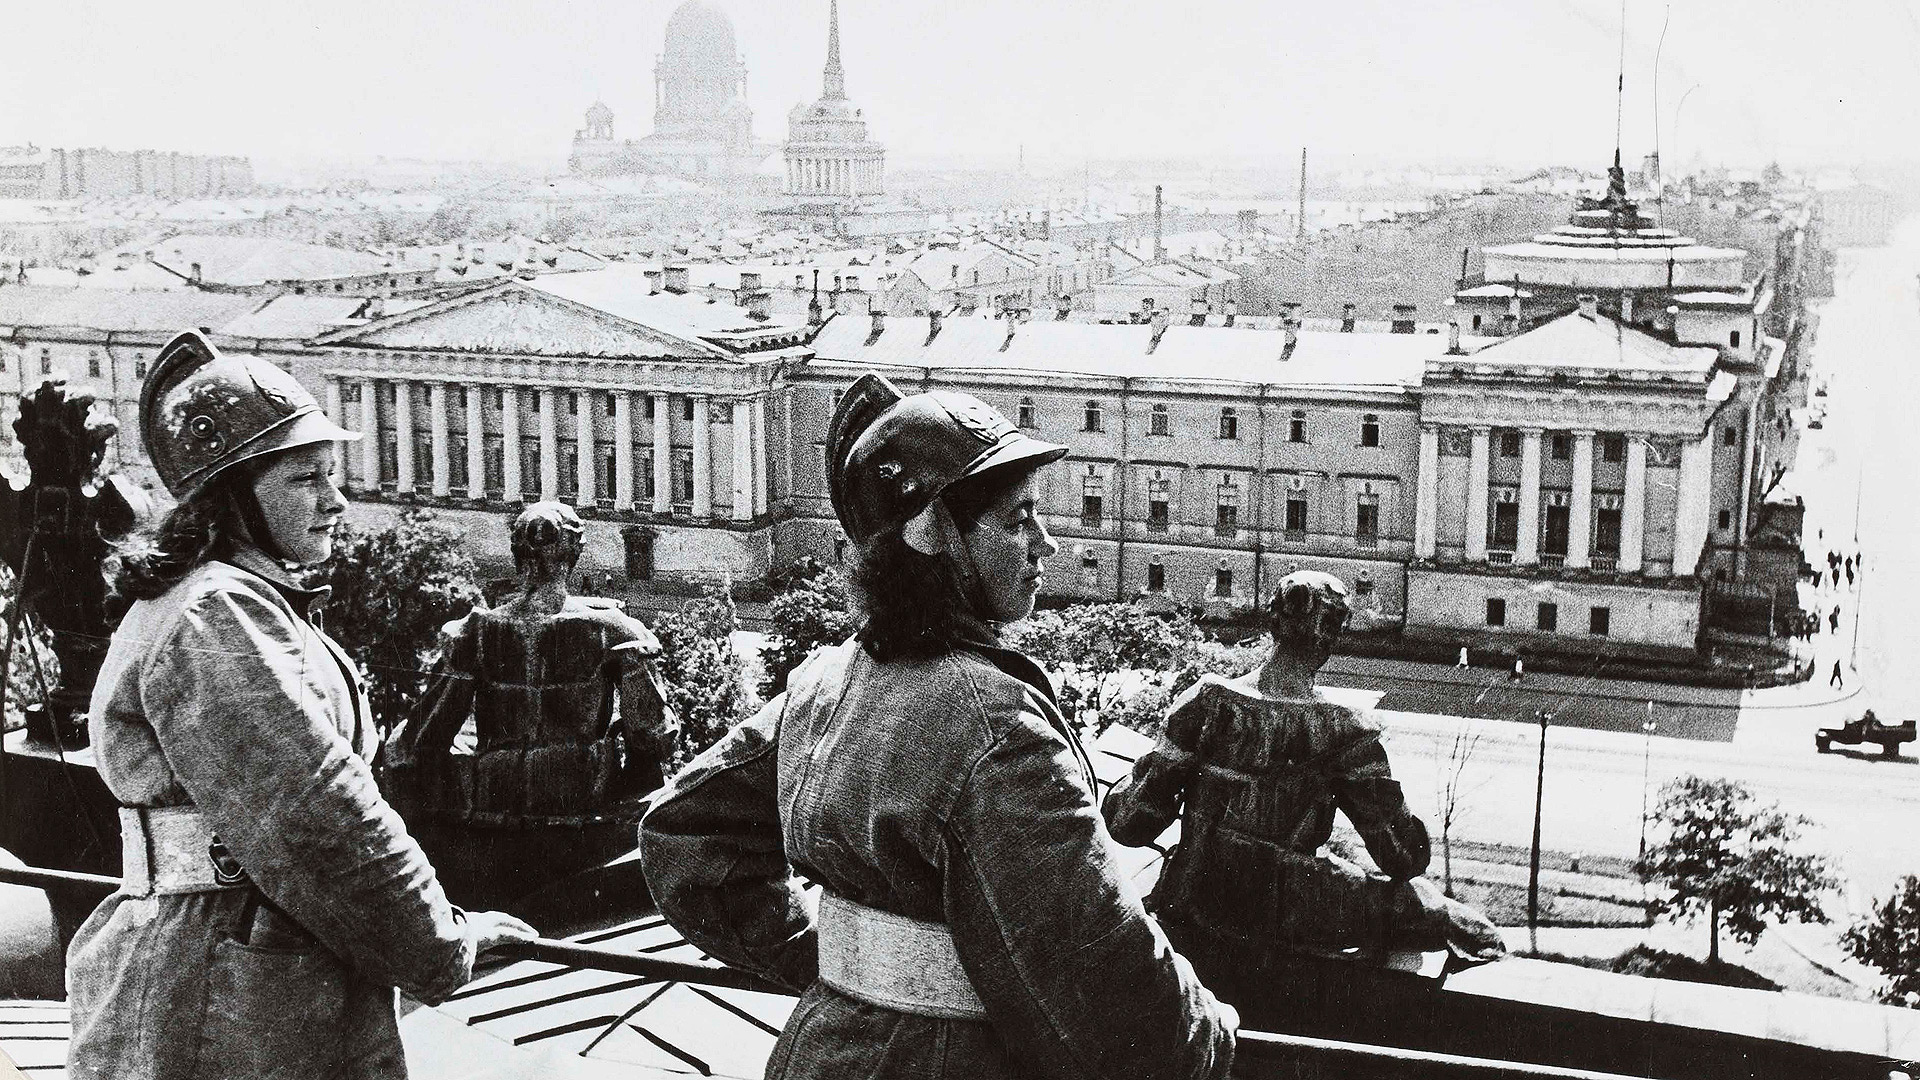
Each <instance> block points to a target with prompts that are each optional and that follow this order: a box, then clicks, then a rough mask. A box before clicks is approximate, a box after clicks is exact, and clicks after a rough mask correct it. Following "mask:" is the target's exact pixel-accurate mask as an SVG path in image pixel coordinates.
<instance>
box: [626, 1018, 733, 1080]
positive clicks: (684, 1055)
mask: <svg viewBox="0 0 1920 1080" xmlns="http://www.w3.org/2000/svg"><path fill="white" fill-rule="evenodd" d="M627 1026H628V1027H630V1028H632V1029H633V1030H635V1031H637V1032H639V1033H640V1037H641V1038H643V1039H645V1040H647V1041H648V1042H650V1043H652V1044H653V1045H655V1046H657V1047H659V1048H660V1049H662V1050H664V1051H666V1052H667V1053H669V1054H672V1055H673V1056H674V1057H677V1058H679V1059H680V1060H681V1061H684V1062H686V1063H687V1064H688V1065H690V1066H692V1067H693V1069H694V1071H695V1072H697V1073H699V1074H700V1075H701V1076H712V1075H713V1067H712V1066H710V1065H708V1064H707V1063H706V1062H704V1061H701V1060H700V1059H699V1058H697V1057H694V1056H693V1055H692V1054H690V1053H688V1052H687V1051H685V1050H682V1049H680V1048H679V1047H677V1046H675V1045H673V1044H672V1043H670V1042H668V1041H667V1040H665V1039H663V1038H661V1037H660V1036H658V1035H655V1034H654V1033H653V1032H651V1031H648V1030H647V1029H646V1028H643V1027H641V1026H640V1025H639V1024H628V1025H627Z"/></svg>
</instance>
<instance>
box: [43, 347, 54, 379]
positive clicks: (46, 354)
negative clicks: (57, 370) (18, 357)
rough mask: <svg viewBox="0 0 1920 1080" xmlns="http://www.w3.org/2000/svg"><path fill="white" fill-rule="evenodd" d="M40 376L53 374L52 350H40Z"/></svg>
mask: <svg viewBox="0 0 1920 1080" xmlns="http://www.w3.org/2000/svg"><path fill="white" fill-rule="evenodd" d="M40 374H42V375H51V374H53V350H52V349H41V350H40Z"/></svg>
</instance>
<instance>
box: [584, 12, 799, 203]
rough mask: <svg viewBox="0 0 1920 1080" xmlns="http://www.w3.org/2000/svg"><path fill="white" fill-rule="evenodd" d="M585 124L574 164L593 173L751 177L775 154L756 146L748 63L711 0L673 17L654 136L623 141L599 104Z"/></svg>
mask: <svg viewBox="0 0 1920 1080" xmlns="http://www.w3.org/2000/svg"><path fill="white" fill-rule="evenodd" d="M585 119H586V125H585V126H584V127H582V128H580V129H579V130H577V131H575V132H574V136H573V150H572V154H571V156H570V157H569V159H568V167H569V168H570V169H571V170H572V171H573V172H576V173H580V174H583V175H587V176H617V175H625V174H631V173H665V174H671V175H678V176H683V177H686V178H688V179H693V180H737V179H741V178H744V177H748V176H751V175H752V174H753V173H754V171H755V170H757V169H758V168H759V167H760V163H761V162H763V161H765V160H766V159H767V156H768V155H769V154H771V153H773V150H774V147H773V145H772V144H770V143H763V142H756V141H754V138H753V110H752V109H751V108H750V107H749V106H748V105H747V65H746V62H745V61H743V60H742V59H741V58H740V54H739V51H738V48H737V47H736V45H735V43H734V33H733V21H732V20H731V19H729V18H728V17H727V14H726V12H724V11H722V10H720V8H719V7H718V6H716V5H715V4H713V3H711V2H709V0H685V2H684V3H682V4H681V5H680V6H679V7H677V8H675V9H674V11H673V14H672V15H671V16H670V17H669V18H668V19H667V31H666V43H665V45H664V47H663V48H662V50H661V53H660V56H659V59H658V60H657V61H656V63H655V65H654V69H653V133H652V134H650V135H648V136H647V137H646V138H644V139H626V140H624V141H622V140H618V139H616V138H615V137H614V131H613V120H614V116H613V110H612V109H610V108H608V107H607V104H606V103H605V102H603V101H595V102H594V103H593V105H592V106H590V107H589V108H588V109H587V113H586V118H585Z"/></svg>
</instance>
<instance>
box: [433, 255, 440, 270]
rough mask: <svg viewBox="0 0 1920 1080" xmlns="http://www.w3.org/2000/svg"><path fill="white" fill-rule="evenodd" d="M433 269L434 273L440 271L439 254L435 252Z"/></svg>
mask: <svg viewBox="0 0 1920 1080" xmlns="http://www.w3.org/2000/svg"><path fill="white" fill-rule="evenodd" d="M433 268H434V270H435V271H438V270H439V269H440V253H439V252H437V251H436V252H434V253H433Z"/></svg>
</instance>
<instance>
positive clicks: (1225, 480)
mask: <svg viewBox="0 0 1920 1080" xmlns="http://www.w3.org/2000/svg"><path fill="white" fill-rule="evenodd" d="M1214 500H1215V501H1214V514H1213V534H1214V535H1215V536H1223V537H1230V536H1233V535H1235V534H1237V533H1238V532H1239V531H1240V486H1239V485H1238V484H1236V483H1234V482H1233V478H1232V477H1231V476H1223V477H1221V478H1220V486H1219V487H1218V488H1217V489H1215V493H1214Z"/></svg>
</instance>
